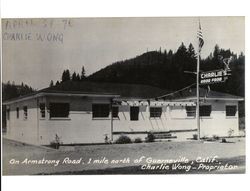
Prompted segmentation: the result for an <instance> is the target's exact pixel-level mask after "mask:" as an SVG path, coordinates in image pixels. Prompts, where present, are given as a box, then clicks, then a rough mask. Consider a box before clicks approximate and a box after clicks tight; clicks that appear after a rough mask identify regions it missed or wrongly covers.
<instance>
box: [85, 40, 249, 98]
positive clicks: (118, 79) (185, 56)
mask: <svg viewBox="0 0 250 191" xmlns="http://www.w3.org/2000/svg"><path fill="white" fill-rule="evenodd" d="M195 56H196V53H195V51H194V47H193V45H192V44H189V46H188V47H186V46H185V45H184V44H183V43H182V44H181V45H180V47H179V48H178V50H177V51H176V52H173V51H172V50H169V51H166V50H164V51H162V50H158V51H151V52H147V53H144V54H142V55H140V56H137V57H135V58H132V59H127V60H123V61H118V62H115V63H113V64H111V65H109V66H107V67H105V68H103V69H101V70H99V71H97V72H95V73H93V74H92V75H90V76H88V77H87V80H90V81H97V82H115V83H132V84H134V83H135V84H147V85H152V86H156V87H160V88H162V89H166V90H170V91H174V90H178V89H181V88H183V87H186V86H188V85H190V84H192V83H195V82H196V76H195V74H190V73H186V72H185V71H191V72H196V57H195ZM230 56H231V57H232V60H231V62H230V68H231V69H232V76H231V77H230V78H229V79H228V80H227V81H226V82H225V83H221V84H213V85H211V87H210V88H211V89H213V90H219V91H222V92H227V93H231V94H235V95H240V96H244V77H245V73H244V64H245V56H244V55H243V53H242V54H240V55H236V54H234V53H233V52H232V51H230V49H229V50H224V49H220V48H219V46H218V45H216V46H215V48H214V50H213V51H212V52H211V54H210V55H209V56H208V57H207V58H206V59H201V71H209V70H215V69H223V67H224V64H223V62H222V58H229V57H230Z"/></svg>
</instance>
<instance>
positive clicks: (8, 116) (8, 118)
mask: <svg viewBox="0 0 250 191" xmlns="http://www.w3.org/2000/svg"><path fill="white" fill-rule="evenodd" d="M6 118H7V120H10V109H7V110H6Z"/></svg>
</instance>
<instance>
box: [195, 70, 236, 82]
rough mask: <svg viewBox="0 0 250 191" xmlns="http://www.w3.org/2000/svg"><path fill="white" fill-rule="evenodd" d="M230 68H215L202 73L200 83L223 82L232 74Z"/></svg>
mask: <svg viewBox="0 0 250 191" xmlns="http://www.w3.org/2000/svg"><path fill="white" fill-rule="evenodd" d="M230 72H231V71H230V70H213V71H206V72H201V73H200V84H201V85H205V84H214V83H222V82H225V81H226V80H227V79H228V76H230V75H231V73H230Z"/></svg>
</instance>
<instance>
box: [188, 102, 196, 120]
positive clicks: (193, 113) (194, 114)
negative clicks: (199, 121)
mask: <svg viewBox="0 0 250 191" xmlns="http://www.w3.org/2000/svg"><path fill="white" fill-rule="evenodd" d="M187 108H194V109H193V110H191V109H190V110H188V109H187ZM185 109H186V114H187V118H196V106H193V105H192V106H190V105H187V106H186V107H185ZM190 113H191V114H192V115H189V114H190Z"/></svg>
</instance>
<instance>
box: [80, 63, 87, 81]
mask: <svg viewBox="0 0 250 191" xmlns="http://www.w3.org/2000/svg"><path fill="white" fill-rule="evenodd" d="M85 78H86V76H85V69H84V66H82V72H81V80H84V79H85Z"/></svg>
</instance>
